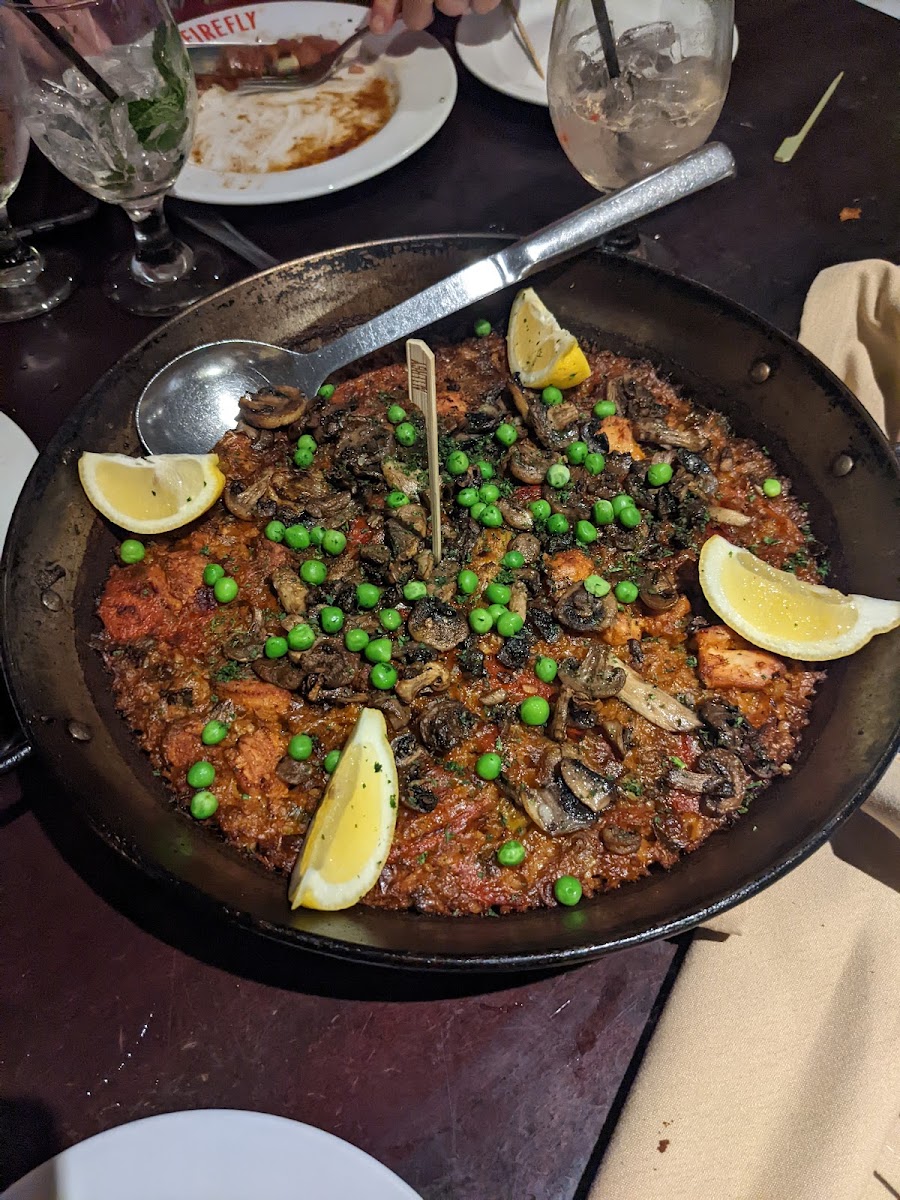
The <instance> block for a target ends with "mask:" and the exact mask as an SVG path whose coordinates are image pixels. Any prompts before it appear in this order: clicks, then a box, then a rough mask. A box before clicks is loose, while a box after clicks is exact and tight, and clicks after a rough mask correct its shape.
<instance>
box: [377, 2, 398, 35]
mask: <svg viewBox="0 0 900 1200" xmlns="http://www.w3.org/2000/svg"><path fill="white" fill-rule="evenodd" d="M399 8H400V0H372V7H371V9H370V11H369V28H370V29H371V30H372V32H373V33H387V31H388V30H389V29H390V27H391V26H392V25H393V24H394V21H395V20H396V19H397V10H398V9H399Z"/></svg>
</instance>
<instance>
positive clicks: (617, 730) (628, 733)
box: [600, 717, 634, 758]
mask: <svg viewBox="0 0 900 1200" xmlns="http://www.w3.org/2000/svg"><path fill="white" fill-rule="evenodd" d="M600 728H601V729H602V730H603V733H604V734H605V736H606V739H607V741H608V742H609V744H610V745H611V746H612V748H613V750H615V752H616V754H617V755H618V756H619V758H624V757H625V755H626V754H627V753H628V751H629V750H630V749H631V746H632V743H633V741H634V735H633V733H632V729H631V726H630V725H623V724H622V722H621V721H617V720H615V718H614V717H606V718H604V720H602V721H601V722H600Z"/></svg>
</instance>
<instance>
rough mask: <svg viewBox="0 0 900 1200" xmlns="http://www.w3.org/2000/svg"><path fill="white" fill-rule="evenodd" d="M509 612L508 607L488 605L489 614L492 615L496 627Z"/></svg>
mask: <svg viewBox="0 0 900 1200" xmlns="http://www.w3.org/2000/svg"><path fill="white" fill-rule="evenodd" d="M508 612H509V609H508V608H507V607H506V605H505V604H489V605H488V613H489V614H490V618H491V620H492V621H493V622H494V624H495V625H496V624H497V622H498V621H499V620H500V618H501V617H502V616H503V614H504V613H508Z"/></svg>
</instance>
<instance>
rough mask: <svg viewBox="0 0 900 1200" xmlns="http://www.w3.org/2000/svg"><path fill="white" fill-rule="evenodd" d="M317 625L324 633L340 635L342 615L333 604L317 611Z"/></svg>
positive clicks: (342, 621) (342, 625)
mask: <svg viewBox="0 0 900 1200" xmlns="http://www.w3.org/2000/svg"><path fill="white" fill-rule="evenodd" d="M319 624H320V625H321V626H322V629H323V631H324V632H325V633H340V631H341V630H342V629H343V627H344V614H343V613H342V612H341V610H340V609H339V608H335V606H334V605H333V604H326V605H325V606H324V608H320V609H319Z"/></svg>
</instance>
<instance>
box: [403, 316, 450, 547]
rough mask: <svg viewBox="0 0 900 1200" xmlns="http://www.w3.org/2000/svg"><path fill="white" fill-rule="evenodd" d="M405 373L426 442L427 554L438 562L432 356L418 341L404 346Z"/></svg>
mask: <svg viewBox="0 0 900 1200" xmlns="http://www.w3.org/2000/svg"><path fill="white" fill-rule="evenodd" d="M406 371H407V380H408V386H409V399H410V403H411V404H414V405H415V406H416V408H418V409H419V410H420V411H421V412H422V414H423V416H424V417H425V437H426V439H427V443H428V494H429V496H430V497H431V553H432V554H433V555H434V561H435V562H436V563H439V562H440V561H441V558H442V556H443V547H442V544H441V464H440V460H439V458H438V419H437V395H436V387H435V380H434V355H433V354H432V353H431V351H430V350H429V349H428V347H427V346H426V345H425V343H424V342H423V341H420V339H419V338H410V339H409V340H408V341H407V343H406Z"/></svg>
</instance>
